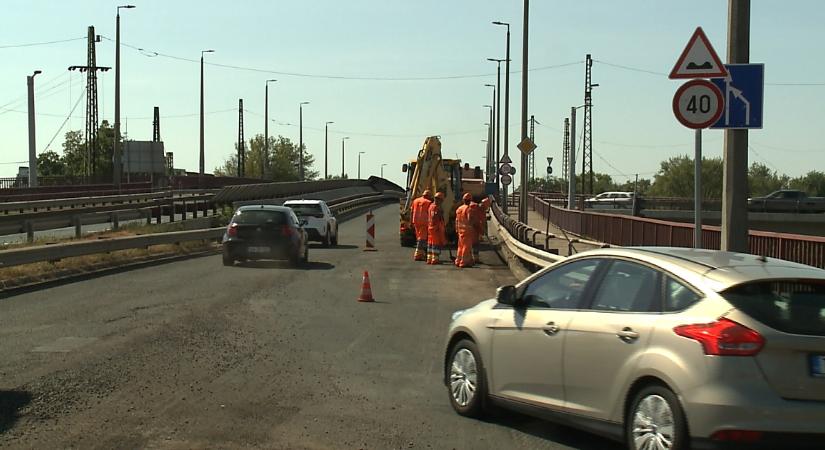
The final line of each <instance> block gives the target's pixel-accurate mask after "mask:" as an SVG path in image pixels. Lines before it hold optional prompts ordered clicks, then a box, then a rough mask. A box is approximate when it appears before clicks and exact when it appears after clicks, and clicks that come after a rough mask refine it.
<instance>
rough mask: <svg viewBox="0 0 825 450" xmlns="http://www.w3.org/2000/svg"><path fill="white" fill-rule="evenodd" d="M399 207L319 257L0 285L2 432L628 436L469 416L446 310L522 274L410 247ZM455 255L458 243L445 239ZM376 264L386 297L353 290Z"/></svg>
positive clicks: (469, 441)
mask: <svg viewBox="0 0 825 450" xmlns="http://www.w3.org/2000/svg"><path fill="white" fill-rule="evenodd" d="M397 211H398V209H397V206H395V205H391V206H386V207H383V208H381V209H379V210H377V211H376V227H377V247H378V249H379V251H377V252H363V251H362V250H361V246H362V245H363V240H364V223H363V222H364V221H363V219H362V218H360V217H359V218H357V219H355V220H351V221H348V222H346V223H343V224H341V226H340V233H341V239H340V244H341V245H340V246H339V247H338V248H331V249H323V248H320V247H318V248H315V247H314V248H311V249H310V261H311V264H310V266H309V267H308V268H306V269H292V268H289V267H288V266H287V265H286V264H282V263H277V262H259V263H249V264H247V265H245V266H235V267H229V268H225V267H223V266H222V265H221V261H220V256H217V255H216V256H209V257H201V258H194V259H189V260H185V261H178V262H174V263H168V264H164V265H158V266H154V267H148V268H142V269H136V270H132V271H127V272H122V273H119V274H113V275H108V276H103V277H100V278H95V279H91V280H87V281H83V282H77V283H72V284H66V285H63V286H58V287H53V288H49V289H44V290H41V291H37V292H32V293H27V294H22V295H18V296H15V297H11V298H8V299H5V300H0V447H9V448H67V447H70V448H120V449H128V448H153V449H188V448H273V449H301V448H307V449H326V448H366V449H391V448H434V449H452V448H456V449H485V448H489V449H502V448H508V449H511V448H525V449H526V448H531V449H535V448H538V449H560V448H580V449H615V448H617V447H616V446H615V444H613V443H611V442H609V441H606V440H602V439H600V438H597V437H594V436H591V435H588V434H585V433H581V432H578V431H574V430H570V429H568V428H564V427H559V426H556V425H553V424H551V423H548V422H544V421H540V420H535V419H531V418H527V417H524V416H519V415H515V414H513V415H504V416H502V417H499V418H497V419H494V420H490V421H477V420H471V419H466V418H462V417H460V416H458V415H456V414H455V413H454V412H453V411H452V409H451V407H450V404H449V401H448V398H447V390H446V388H445V387H444V386H443V385H442V383H441V364H442V358H443V355H442V352H443V345H444V339H445V331H446V327H447V324H448V322H449V317H450V313H451V312H453V311H454V310H456V309H460V308H463V307H466V306H469V305H472V304H475V303H476V302H478V301H479V300H480V299H483V298H487V297H490V296H492V295H493V293H494V289H495V287H496V286H498V285H501V284H505V283H512V282H513V281H514V280H513V278H512V275H511V274H510V272H509V270H508V269H507V268H506V267H505V266H504V265H503V264H502V263H501V261H500V260H499V259H498V257H497V256H496V255H495V254H494V253H492V252H483V253H482V260H483V262H484V264H482V265H481V267H479V268H474V269H464V270H458V269H456V268H454V267H453V266H452V265H441V266H427V265H425V264H423V263H414V262H413V261H412V255H411V250H410V249H408V248H400V247H399V245H398V237H397V229H398V228H397V227H398V221H397ZM445 256H446V255H445ZM363 270H368V271H369V273H370V278H371V282H372V289H373V295H374V296H375V297H376V299H377V302H376V303H358V302H356V300H355V299H356V297H357V296H358V294H359V292H360V291H359V290H360V286H361V275H362V272H363Z"/></svg>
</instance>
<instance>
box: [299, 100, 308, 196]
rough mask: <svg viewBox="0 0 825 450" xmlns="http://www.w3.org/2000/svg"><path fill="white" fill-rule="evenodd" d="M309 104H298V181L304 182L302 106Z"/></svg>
mask: <svg viewBox="0 0 825 450" xmlns="http://www.w3.org/2000/svg"><path fill="white" fill-rule="evenodd" d="M308 104H309V102H301V103H298V179H299V180H300V181H304V105H308Z"/></svg>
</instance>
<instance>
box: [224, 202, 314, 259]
mask: <svg viewBox="0 0 825 450" xmlns="http://www.w3.org/2000/svg"><path fill="white" fill-rule="evenodd" d="M301 225H302V222H301V221H300V220H299V219H298V217H297V216H296V215H295V213H294V212H293V211H292V209H290V208H287V207H285V206H274V205H250V206H241V207H240V208H238V209H237V210H236V211H235V214H234V215H233V216H232V219H231V220H230V221H229V226H227V227H226V232H225V233H224V235H223V265H225V266H231V265H233V264H234V263H235V261H246V260H255V259H286V260H289V262H290V263H291V264H292V265H293V266H298V265H300V264H302V263H303V264H305V263H307V262H308V261H309V246H308V245H307V233H306V231H304V229H303V228H302V227H301Z"/></svg>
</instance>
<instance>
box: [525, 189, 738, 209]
mask: <svg viewBox="0 0 825 450" xmlns="http://www.w3.org/2000/svg"><path fill="white" fill-rule="evenodd" d="M528 196H534V197H537V198H540V199H542V200H544V201H545V202H547V203H549V204H551V205H554V206H558V207H561V208H565V207H567V194H564V193H561V192H528ZM590 198H593V196H592V195H582V194H576V196H575V202H576V207H577V208H579V209H583V208H586V207H588V205H587V203H586V202H585V201H586V200H587V199H590ZM637 202H638V206H637V207H638V208H639V209H655V210H677V211H693V207H694V206H695V205H694V203H693V198H686V197H648V196H640V197H639V198H638V199H637ZM599 207H601V208H607V209H630V208H631V207H632V201H628V200H613V201H607V202H599ZM721 210H722V200H719V199H705V200H702V211H721Z"/></svg>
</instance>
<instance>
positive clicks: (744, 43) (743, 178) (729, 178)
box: [720, 0, 751, 252]
mask: <svg viewBox="0 0 825 450" xmlns="http://www.w3.org/2000/svg"><path fill="white" fill-rule="evenodd" d="M750 9H751V2H750V0H729V1H728V64H740V63H747V62H749V60H750ZM723 185H724V191H723V193H722V236H721V238H722V239H721V246H720V247H721V249H722V250H727V251H734V252H747V251H748V210H747V189H748V130H725V148H724V175H723Z"/></svg>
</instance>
